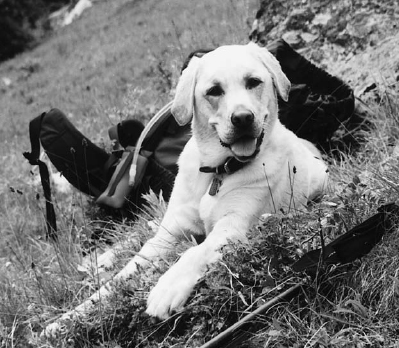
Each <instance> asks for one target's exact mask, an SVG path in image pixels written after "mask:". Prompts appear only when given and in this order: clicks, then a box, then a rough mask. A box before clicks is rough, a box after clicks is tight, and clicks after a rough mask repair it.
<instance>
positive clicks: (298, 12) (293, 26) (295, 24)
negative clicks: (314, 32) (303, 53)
mask: <svg viewBox="0 0 399 348" xmlns="http://www.w3.org/2000/svg"><path fill="white" fill-rule="evenodd" d="M314 16H315V14H314V13H313V12H312V10H311V9H310V8H304V9H295V10H294V11H292V13H291V15H290V16H289V17H288V18H287V22H286V24H285V26H286V28H287V30H299V29H301V30H306V29H307V27H308V25H309V23H310V21H311V20H312V19H313V18H314Z"/></svg>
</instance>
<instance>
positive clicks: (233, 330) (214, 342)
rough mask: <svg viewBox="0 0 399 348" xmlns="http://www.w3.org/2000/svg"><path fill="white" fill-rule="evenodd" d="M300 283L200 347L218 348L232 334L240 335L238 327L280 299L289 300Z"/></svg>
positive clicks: (299, 286) (230, 338) (300, 285)
mask: <svg viewBox="0 0 399 348" xmlns="http://www.w3.org/2000/svg"><path fill="white" fill-rule="evenodd" d="M302 285H303V284H302V283H300V284H296V285H294V286H292V287H291V288H289V289H288V290H286V291H284V292H283V293H282V294H279V295H277V296H276V297H274V298H273V299H271V300H270V301H268V302H266V303H265V304H264V305H262V306H260V307H259V308H258V309H256V310H255V311H253V312H252V313H250V314H248V315H246V316H245V317H244V318H242V319H241V320H239V321H238V322H236V323H235V324H234V325H232V326H230V327H229V328H228V329H227V330H225V331H223V332H221V333H220V334H219V335H217V336H215V337H214V338H212V339H211V340H210V341H208V342H207V343H205V344H204V345H202V346H201V347H200V348H214V347H218V348H220V347H221V346H222V344H225V343H226V342H227V341H228V340H232V339H233V336H236V335H240V333H239V329H241V328H242V327H243V326H244V325H245V324H249V323H250V322H252V321H254V320H255V319H256V317H257V316H259V315H261V314H263V313H264V312H266V311H267V310H268V309H270V308H271V307H273V306H274V305H275V304H277V303H279V302H280V301H282V300H289V299H291V298H293V297H294V296H295V295H296V294H297V292H298V291H299V290H300V289H301V287H302Z"/></svg>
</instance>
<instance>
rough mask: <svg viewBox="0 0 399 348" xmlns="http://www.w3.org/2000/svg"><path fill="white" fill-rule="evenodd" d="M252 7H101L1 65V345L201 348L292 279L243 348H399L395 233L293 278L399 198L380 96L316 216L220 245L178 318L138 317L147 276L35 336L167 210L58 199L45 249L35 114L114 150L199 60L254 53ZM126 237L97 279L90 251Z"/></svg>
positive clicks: (273, 223)
mask: <svg viewBox="0 0 399 348" xmlns="http://www.w3.org/2000/svg"><path fill="white" fill-rule="evenodd" d="M258 6H259V3H258V1H255V0H246V1H239V0H231V1H225V2H215V1H212V0H204V1H201V2H197V1H194V0H189V1H185V0H168V1H157V0H135V1H132V0H118V1H111V0H104V1H98V2H96V3H95V6H93V8H91V9H90V10H88V11H87V12H85V13H84V14H83V15H82V17H81V18H80V19H78V20H77V21H76V22H74V23H73V24H72V25H71V26H68V27H65V28H62V29H59V30H58V31H57V32H56V33H54V35H52V36H51V37H49V38H48V39H46V41H45V42H43V43H42V44H41V45H39V46H38V47H37V48H35V49H34V50H33V51H30V52H26V53H24V54H21V55H20V56H18V57H16V58H14V59H12V60H10V61H7V62H4V63H2V64H1V65H0V78H4V77H7V78H9V79H10V81H11V85H9V86H5V85H1V86H0V105H1V112H0V122H1V124H2V127H1V129H0V142H1V143H2V144H3V145H2V146H1V147H0V157H1V159H2V164H3V165H2V166H1V168H0V222H1V229H0V237H1V243H0V260H1V262H0V346H1V347H115V348H116V347H200V346H201V345H203V344H205V342H207V341H209V340H210V339H211V338H212V337H213V336H215V335H216V334H217V333H219V332H221V331H223V330H225V329H226V328H228V327H229V326H230V325H232V324H233V323H234V322H236V321H237V320H239V319H240V318H242V317H243V316H245V315H246V314H248V313H250V312H251V311H253V310H254V309H255V308H257V307H258V306H260V305H261V304H262V303H264V302H265V301H267V300H269V299H271V298H273V297H275V296H276V295H277V294H279V293H281V292H282V291H283V290H284V289H286V288H287V287H289V286H292V285H295V284H303V287H302V289H303V290H302V292H301V294H300V296H298V297H295V298H294V299H293V300H291V301H289V302H288V303H283V304H280V305H276V306H274V307H273V308H271V309H270V310H269V311H268V312H267V313H265V314H264V315H263V316H262V317H259V319H258V320H257V322H256V323H255V324H254V325H253V330H252V333H251V334H249V335H247V336H245V337H244V338H243V340H242V341H241V343H235V344H234V345H233V346H237V347H238V346H240V347H398V343H397V342H398V341H399V331H398V327H399V323H398V318H399V307H398V305H399V304H398V298H399V274H398V273H399V256H398V253H397V250H398V246H399V237H398V236H397V231H396V229H394V230H393V231H391V232H390V233H387V234H386V235H385V236H384V238H383V240H382V242H381V243H380V244H379V245H377V246H376V247H375V248H374V249H373V250H372V251H371V253H370V254H369V255H367V256H365V257H363V258H362V259H361V260H358V261H356V262H354V263H352V264H350V265H345V266H336V267H335V266H334V267H330V268H328V269H326V270H323V274H320V276H318V277H316V278H310V277H308V276H307V275H305V274H295V273H293V272H292V270H291V268H290V265H292V263H293V262H294V261H295V260H297V259H298V258H299V257H300V256H302V255H303V254H304V253H305V252H306V251H309V250H311V249H314V248H318V247H320V245H321V242H320V238H319V233H320V231H322V233H323V234H324V237H325V239H326V241H330V240H332V239H334V238H336V237H337V236H339V235H341V234H342V233H344V232H346V231H347V230H349V229H350V228H352V227H353V226H356V225H357V224H359V223H361V222H362V221H364V220H365V219H367V218H368V217H370V216H371V215H373V214H375V213H376V211H377V209H378V207H380V206H381V205H382V204H384V203H388V202H394V201H396V200H397V199H398V191H399V186H398V184H397V177H398V164H399V163H398V162H399V161H398V157H397V156H398V155H399V152H398V151H399V150H398V147H397V146H396V144H397V141H398V138H399V134H398V126H399V124H398V123H399V118H398V111H399V103H398V101H397V99H395V96H394V94H390V93H388V92H387V89H386V88H383V89H381V90H380V91H379V95H380V96H381V97H380V98H379V99H378V100H376V101H369V103H368V105H367V111H368V115H369V120H368V122H369V127H368V130H367V131H364V132H363V134H362V139H363V142H362V144H361V147H360V148H359V149H358V151H357V152H356V153H354V154H348V153H341V154H340V156H337V157H334V158H332V157H330V158H327V160H328V161H329V164H330V173H331V183H330V187H329V192H328V194H327V195H326V197H325V198H324V199H323V200H322V202H321V203H319V204H317V205H315V206H313V207H310V208H309V211H308V212H307V213H306V214H287V215H286V216H282V217H275V218H272V219H270V220H268V221H264V222H262V221H260V223H259V225H258V226H257V227H256V228H254V229H253V230H252V231H251V234H250V239H251V244H250V246H239V245H232V246H231V248H229V249H228V250H226V253H225V256H224V259H223V262H221V263H220V264H218V265H215V267H214V269H212V270H211V271H210V272H209V273H210V274H209V277H207V278H206V280H204V281H202V282H201V283H200V284H199V286H198V287H197V289H196V292H195V294H193V296H192V298H191V299H190V301H189V303H188V305H187V307H186V309H185V310H184V311H183V312H182V313H177V314H176V315H174V316H173V317H172V318H171V319H170V320H169V321H166V322H160V323H159V322H155V321H154V320H152V319H151V318H148V317H146V316H145V315H143V311H144V309H145V299H146V296H147V294H148V291H149V289H150V288H151V287H152V286H153V284H154V282H155V281H156V279H157V277H159V276H160V272H159V271H152V272H148V274H146V276H145V277H143V278H142V279H141V280H135V281H131V282H126V283H124V284H121V286H120V288H119V289H118V291H117V292H116V294H115V296H114V298H112V300H111V304H110V305H109V306H101V305H100V306H99V308H98V309H97V310H96V311H95V312H94V313H92V314H91V315H90V316H89V317H88V318H85V319H84V320H82V321H78V322H72V323H67V325H66V327H65V331H64V332H63V333H62V335H61V337H59V338H58V339H57V340H55V341H54V340H46V339H43V338H41V337H40V332H41V331H42V330H43V329H44V328H45V326H46V325H47V324H49V323H51V322H52V321H53V320H55V319H56V318H57V317H58V316H60V315H61V314H62V313H64V312H65V311H67V310H69V309H72V308H73V307H74V306H76V305H78V304H79V303H80V302H82V300H83V299H85V298H86V297H87V296H88V295H89V294H90V293H92V292H93V291H94V290H95V289H97V288H98V287H99V285H100V284H102V283H103V282H104V281H106V280H107V279H109V278H110V277H112V275H113V274H114V273H116V272H117V270H118V269H120V268H121V267H122V266H123V265H124V264H125V263H126V262H127V260H129V259H130V258H131V257H132V255H133V254H134V252H135V251H137V250H138V248H139V247H140V243H142V241H143V240H145V239H147V238H148V236H149V235H151V234H152V233H153V231H152V230H151V228H150V227H149V226H148V222H149V221H153V220H155V221H159V220H160V219H161V217H162V214H163V212H164V210H165V203H164V202H163V201H162V200H160V199H158V198H157V197H155V196H154V195H149V196H148V197H147V199H148V206H147V207H146V208H144V209H143V211H142V212H141V213H140V215H139V217H138V218H137V220H136V221H132V220H131V219H129V218H126V217H124V216H121V215H118V214H114V215H112V214H109V212H104V211H102V210H101V209H100V208H98V207H96V206H95V204H93V202H92V201H91V199H90V198H88V197H85V196H84V195H82V194H81V193H79V192H78V191H76V190H72V191H71V192H69V193H62V192H54V196H55V197H54V199H55V206H56V214H57V219H58V226H59V232H58V233H59V238H60V242H59V243H58V244H55V243H52V242H50V241H48V240H46V238H45V217H44V214H45V211H44V198H43V194H42V190H41V187H40V186H38V185H35V184H34V178H35V176H34V175H33V174H32V173H31V171H32V167H31V166H30V165H29V164H28V163H27V161H26V160H25V159H24V158H23V157H22V152H24V151H27V150H29V146H30V145H29V137H28V124H29V120H30V119H31V118H33V117H34V116H37V115H38V114H40V113H41V112H43V111H46V110H48V109H50V108H51V107H57V108H59V109H61V110H63V111H64V112H65V113H66V114H67V115H68V116H69V117H70V119H71V120H72V122H73V123H74V124H75V125H76V126H77V127H78V128H79V130H81V131H82V132H83V133H84V134H85V135H86V136H88V137H89V138H90V139H91V140H92V141H94V142H95V143H97V144H98V145H100V146H103V147H105V148H107V147H108V146H109V140H108V138H107V129H108V128H109V127H110V126H112V125H114V124H116V123H118V122H119V121H121V120H123V119H126V118H138V119H141V120H143V121H147V120H148V119H149V118H150V117H151V116H152V115H154V114H155V112H156V111H157V110H159V109H160V108H161V107H162V106H163V105H165V104H166V103H167V102H168V101H169V100H171V98H172V97H173V89H174V87H175V85H176V81H177V79H178V77H179V73H180V68H181V65H182V63H183V61H184V59H185V57H186V56H187V55H188V53H189V52H191V51H192V50H194V49H197V48H207V47H215V46H218V45H222V44H228V43H246V42H247V41H248V33H249V31H250V28H251V26H252V22H253V19H254V16H255V13H256V10H257V8H258ZM0 83H1V81H0ZM116 242H118V243H121V245H122V246H123V247H122V248H121V249H120V250H119V252H118V258H117V259H118V261H117V263H116V265H115V268H114V269H112V270H108V271H107V272H103V273H101V274H99V273H97V272H96V270H95V261H91V262H92V266H93V267H92V268H91V269H90V270H88V269H87V268H83V267H82V266H81V264H82V262H83V259H84V258H86V259H87V257H88V256H87V255H88V252H89V251H90V250H91V251H93V256H96V252H95V250H96V249H95V247H97V248H98V249H97V250H101V249H104V248H107V247H109V245H110V244H111V243H116ZM190 243H191V241H188V242H187V245H184V246H182V250H183V249H184V248H186V247H187V246H188V245H189V244H190ZM182 250H178V251H177V252H176V253H175V254H174V255H171V256H170V259H168V260H165V263H164V265H163V266H162V267H164V268H166V267H167V265H168V263H171V262H173V261H174V260H175V259H176V258H177V257H178V255H179V253H180V252H181V251H182ZM93 259H94V258H92V260H93ZM162 267H161V268H162ZM160 271H162V269H161V270H160Z"/></svg>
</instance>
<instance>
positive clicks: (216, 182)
mask: <svg viewBox="0 0 399 348" xmlns="http://www.w3.org/2000/svg"><path fill="white" fill-rule="evenodd" d="M221 185H222V179H220V178H218V177H217V176H215V177H214V178H213V180H212V183H211V187H210V188H209V192H208V193H209V195H210V196H214V195H216V194H217V193H218V192H219V188H220V186H221Z"/></svg>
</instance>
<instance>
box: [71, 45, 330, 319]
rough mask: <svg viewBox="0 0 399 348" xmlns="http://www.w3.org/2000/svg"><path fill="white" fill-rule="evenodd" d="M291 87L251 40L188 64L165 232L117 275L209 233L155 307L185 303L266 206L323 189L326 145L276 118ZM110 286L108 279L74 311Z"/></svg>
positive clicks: (282, 205)
mask: <svg viewBox="0 0 399 348" xmlns="http://www.w3.org/2000/svg"><path fill="white" fill-rule="evenodd" d="M289 89H290V82H289V80H288V79H287V77H286V76H285V75H284V73H283V72H282V70H281V68H280V65H279V63H278V61H277V60H276V59H275V58H274V57H273V55H271V54H270V53H269V52H268V51H267V50H266V49H265V48H261V47H259V46H257V45H256V44H253V43H250V44H248V45H242V46H241V45H234V46H223V47H220V48H218V49H216V50H214V51H212V52H210V53H207V54H205V55H204V56H203V57H201V58H196V57H194V58H193V59H192V60H191V61H190V64H189V65H188V67H187V68H186V69H185V70H184V72H183V74H182V76H181V78H180V80H179V83H178V85H177V89H176V95H175V99H174V101H173V104H172V112H173V115H174V117H175V118H176V120H177V122H178V123H179V124H181V125H184V124H186V123H188V122H190V121H192V131H193V136H192V138H191V139H190V140H189V142H188V143H187V145H186V146H185V148H184V150H183V152H182V154H181V156H180V158H179V173H178V175H177V177H176V181H175V186H174V189H173V192H172V195H171V198H170V202H169V206H168V209H167V212H166V214H165V216H164V218H163V221H162V223H161V225H160V227H159V230H158V232H157V233H156V235H155V237H153V238H152V239H150V240H149V241H148V242H147V243H146V244H145V245H144V246H143V248H142V250H141V251H140V253H139V254H138V255H137V256H135V257H134V258H133V259H132V260H131V261H130V262H129V263H128V264H127V265H126V266H125V268H124V269H123V270H122V271H121V272H120V273H119V274H117V276H116V277H115V279H114V281H115V280H118V279H126V278H128V277H130V276H131V275H133V274H135V273H136V272H137V270H138V268H139V267H138V265H140V266H141V267H148V266H149V264H150V262H151V261H153V260H156V259H157V258H160V257H163V255H165V254H166V253H167V252H169V251H170V249H171V248H173V246H174V245H175V244H176V243H177V242H178V241H179V239H182V238H187V237H189V236H190V235H194V236H200V235H204V236H205V237H206V238H205V240H204V242H203V243H201V244H199V245H197V246H194V247H191V248H190V249H188V250H187V251H186V252H185V253H184V254H183V255H182V256H181V258H180V259H179V260H178V262H177V263H176V264H174V265H173V266H172V267H171V268H170V269H169V270H168V271H167V272H166V273H165V274H164V275H163V276H162V277H161V278H160V279H159V281H158V284H157V285H156V286H155V287H154V288H153V290H152V291H151V293H150V294H149V297H148V303H147V304H148V307H147V313H148V314H150V315H152V316H154V317H158V318H168V317H169V316H170V315H171V314H172V313H173V312H175V311H178V310H179V309H181V308H182V306H183V305H184V304H185V302H186V300H187V299H188V297H189V295H190V293H191V291H192V290H193V287H194V286H195V284H196V283H197V281H198V280H199V279H200V278H201V277H202V276H204V274H205V272H206V271H207V269H208V267H209V265H210V264H211V263H213V262H215V261H217V260H219V259H220V258H221V248H222V247H223V246H225V245H226V244H227V243H228V241H229V240H231V241H243V242H245V241H246V233H247V231H249V229H250V228H251V226H252V225H253V224H254V223H256V222H257V221H258V219H259V217H260V216H261V215H262V214H265V213H275V212H278V211H279V210H280V209H283V210H285V211H286V212H288V211H290V210H291V211H294V210H300V209H302V208H303V207H304V206H305V205H306V204H307V203H308V201H309V200H312V199H313V198H315V197H316V196H319V195H320V194H322V192H323V189H324V187H325V185H326V181H327V175H328V174H327V167H326V165H325V164H324V162H323V161H322V160H321V155H320V153H319V152H318V150H317V149H316V148H315V147H314V146H313V145H312V144H310V143H309V142H307V141H305V140H303V139H299V138H298V137H297V136H296V135H295V134H294V133H292V132H291V131H289V130H287V129H286V128H285V127H284V126H283V125H282V124H281V123H280V121H279V120H278V105H277V95H279V96H280V97H281V98H282V99H284V100H287V98H288V93H289ZM109 291H110V288H109V287H106V286H105V287H103V288H102V289H100V291H99V292H97V293H96V294H95V295H93V296H92V297H91V298H90V299H89V302H90V301H91V302H90V303H89V302H85V303H84V304H82V305H81V306H79V307H78V308H76V310H75V313H80V312H84V310H85V308H86V307H87V306H88V305H93V304H94V303H95V302H96V301H98V300H99V298H100V297H101V298H104V297H106V296H107V295H108V293H109Z"/></svg>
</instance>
